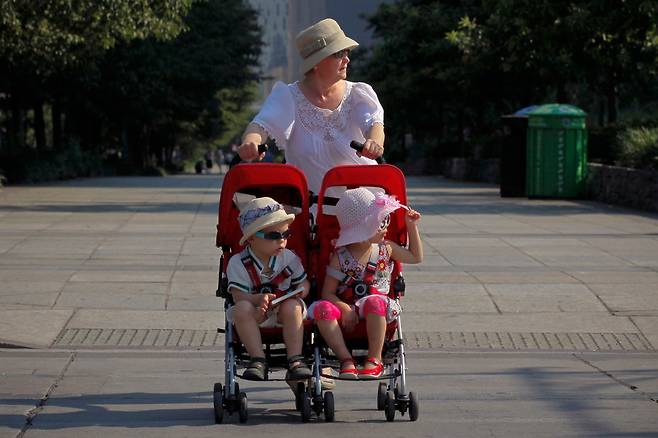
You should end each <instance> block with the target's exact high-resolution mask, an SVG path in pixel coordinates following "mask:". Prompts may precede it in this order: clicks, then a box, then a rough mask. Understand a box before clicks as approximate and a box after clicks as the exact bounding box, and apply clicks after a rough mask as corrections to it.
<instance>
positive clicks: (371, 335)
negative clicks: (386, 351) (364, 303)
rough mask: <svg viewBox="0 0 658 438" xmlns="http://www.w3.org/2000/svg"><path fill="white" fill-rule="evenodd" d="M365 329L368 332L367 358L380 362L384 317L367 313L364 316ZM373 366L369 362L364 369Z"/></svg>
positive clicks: (384, 330)
mask: <svg viewBox="0 0 658 438" xmlns="http://www.w3.org/2000/svg"><path fill="white" fill-rule="evenodd" d="M366 329H367V330H368V357H374V358H375V359H377V361H379V362H381V360H382V348H383V347H384V336H385V335H386V317H384V316H381V315H377V314H375V313H369V314H368V315H366ZM375 366H376V365H375V364H373V363H371V362H366V364H365V366H364V368H365V369H369V368H374V367H375Z"/></svg>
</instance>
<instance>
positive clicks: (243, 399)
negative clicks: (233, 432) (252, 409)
mask: <svg viewBox="0 0 658 438" xmlns="http://www.w3.org/2000/svg"><path fill="white" fill-rule="evenodd" d="M247 409H248V407H247V394H245V393H244V392H241V393H240V394H239V395H238V415H239V416H240V423H246V422H247V419H248V418H249V412H248V411H247Z"/></svg>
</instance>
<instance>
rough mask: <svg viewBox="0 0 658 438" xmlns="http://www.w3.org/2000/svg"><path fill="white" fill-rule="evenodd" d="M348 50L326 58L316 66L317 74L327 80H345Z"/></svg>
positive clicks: (348, 58)
mask: <svg viewBox="0 0 658 438" xmlns="http://www.w3.org/2000/svg"><path fill="white" fill-rule="evenodd" d="M349 55H350V51H349V49H345V50H341V51H340V52H336V53H334V54H332V55H329V56H327V57H326V58H324V59H323V60H322V61H320V62H319V63H318V64H317V65H316V67H317V68H316V71H317V73H318V74H319V75H320V76H321V77H324V78H327V79H335V80H337V79H347V64H349V63H350V57H349Z"/></svg>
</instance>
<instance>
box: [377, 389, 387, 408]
mask: <svg viewBox="0 0 658 438" xmlns="http://www.w3.org/2000/svg"><path fill="white" fill-rule="evenodd" d="M386 386H387V385H386V382H379V386H378V387H377V410H378V411H383V410H384V407H385V406H386Z"/></svg>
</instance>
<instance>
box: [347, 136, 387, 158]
mask: <svg viewBox="0 0 658 438" xmlns="http://www.w3.org/2000/svg"><path fill="white" fill-rule="evenodd" d="M350 147H351V148H352V149H354V150H355V151H357V152H361V151H362V150H363V143H360V142H358V141H356V140H352V141H351V142H350ZM375 161H376V162H377V164H383V163H384V157H377V158H376V159H375Z"/></svg>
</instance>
